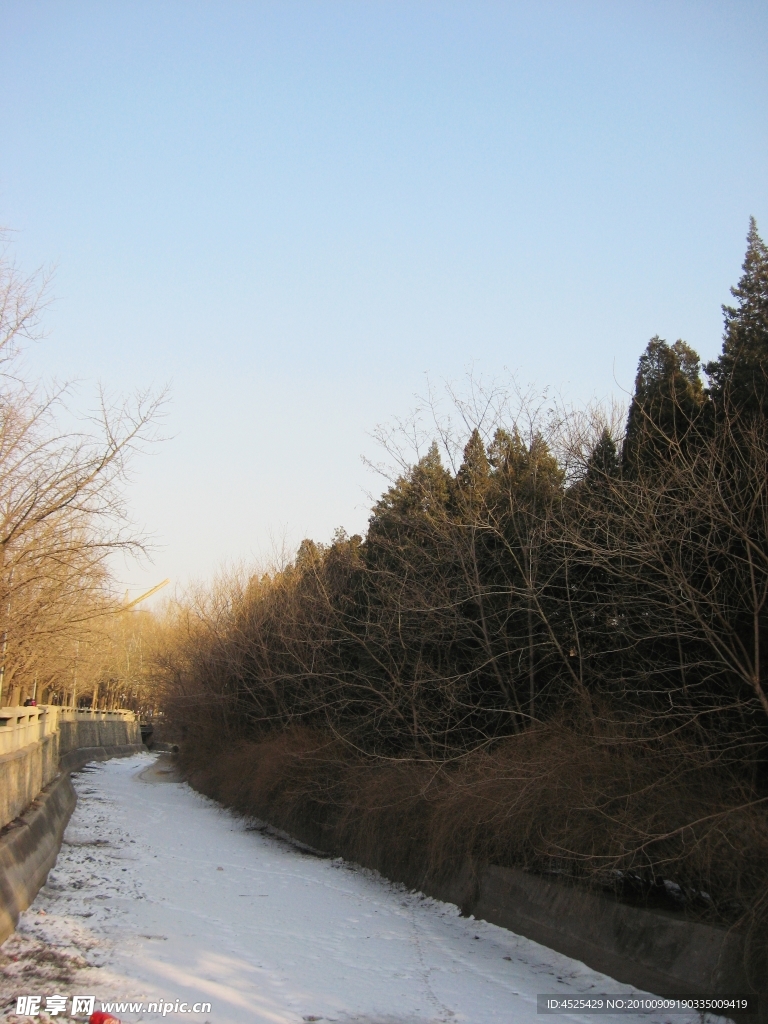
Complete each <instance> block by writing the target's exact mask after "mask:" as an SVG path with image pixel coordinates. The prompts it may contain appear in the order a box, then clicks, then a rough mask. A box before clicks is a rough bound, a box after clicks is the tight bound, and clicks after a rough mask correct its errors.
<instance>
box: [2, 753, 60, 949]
mask: <svg viewBox="0 0 768 1024" xmlns="http://www.w3.org/2000/svg"><path fill="white" fill-rule="evenodd" d="M76 801H77V798H76V796H75V791H74V789H73V787H72V783H71V781H70V778H69V773H65V774H63V775H59V776H58V778H57V779H56V780H55V781H54V782H52V783H51V784H50V785H49V786H47V787H46V789H44V790H43V792H42V793H40V794H38V796H37V798H36V799H35V800H33V802H32V804H31V805H30V806H29V807H28V808H27V810H26V811H25V813H24V814H22V815H21V816H20V817H18V818H16V819H15V820H14V821H13V822H12V823H11V824H10V825H7V826H6V828H5V829H4V830H3V833H2V835H0V942H4V941H5V940H6V939H7V938H8V936H9V935H10V934H11V932H12V931H13V930H14V929H15V927H16V924H17V922H18V920H19V914H20V913H21V912H22V910H26V909H27V907H28V906H29V905H30V904H31V903H32V901H33V900H34V898H35V896H37V894H38V892H39V890H40V889H41V887H42V886H43V885H44V884H45V880H46V878H47V877H48V872H49V871H50V870H51V868H52V867H53V865H54V864H55V863H56V858H57V856H58V854H59V849H60V848H61V839H62V836H63V835H64V829H65V828H66V827H67V822H68V821H69V819H70V816H71V815H72V811H73V810H74V809H75V803H76Z"/></svg>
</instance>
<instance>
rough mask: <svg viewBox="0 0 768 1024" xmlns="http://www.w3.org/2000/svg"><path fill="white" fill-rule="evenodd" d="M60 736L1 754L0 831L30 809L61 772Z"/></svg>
mask: <svg viewBox="0 0 768 1024" xmlns="http://www.w3.org/2000/svg"><path fill="white" fill-rule="evenodd" d="M58 754H59V744H58V736H57V734H56V733H52V734H51V735H49V736H44V737H43V738H42V739H41V740H39V741H38V742H37V743H30V744H29V745H28V746H26V747H22V748H21V749H20V750H14V751H12V752H11V753H9V754H0V827H2V826H3V825H6V824H7V823H8V822H9V821H12V820H13V819H14V818H15V817H17V816H18V815H19V814H21V813H22V811H24V810H25V808H27V807H29V805H30V804H31V803H32V801H33V800H34V799H35V797H36V796H37V794H38V793H39V792H40V791H41V790H42V789H43V788H44V787H45V786H47V785H48V783H49V782H51V780H52V779H53V778H54V777H55V776H56V773H57V772H58V770H59V756H58Z"/></svg>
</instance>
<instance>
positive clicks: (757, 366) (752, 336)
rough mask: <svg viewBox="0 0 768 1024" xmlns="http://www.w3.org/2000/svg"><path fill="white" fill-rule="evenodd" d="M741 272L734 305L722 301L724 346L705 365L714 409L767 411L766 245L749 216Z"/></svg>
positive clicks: (734, 292) (767, 326)
mask: <svg viewBox="0 0 768 1024" xmlns="http://www.w3.org/2000/svg"><path fill="white" fill-rule="evenodd" d="M742 271H743V273H742V276H741V280H740V281H739V283H738V285H737V287H736V288H731V294H732V295H733V297H734V298H735V299H737V300H738V302H737V304H736V305H735V306H723V314H724V317H725V331H724V334H723V351H722V353H721V354H720V356H719V358H718V359H716V360H713V361H712V362H711V363H708V364H707V366H706V367H705V369H706V372H707V375H708V377H709V379H710V394H711V395H712V398H713V399H714V401H715V404H716V407H717V408H718V410H722V409H724V408H725V407H726V406H729V407H731V408H734V409H737V410H739V411H741V412H747V413H755V412H762V413H765V412H766V411H768V246H766V244H765V242H763V240H762V238H761V237H760V235H759V234H758V233H757V224H756V222H755V218H754V217H751V218H750V221H749V234H748V235H747V252H746V255H745V257H744V263H743V264H742Z"/></svg>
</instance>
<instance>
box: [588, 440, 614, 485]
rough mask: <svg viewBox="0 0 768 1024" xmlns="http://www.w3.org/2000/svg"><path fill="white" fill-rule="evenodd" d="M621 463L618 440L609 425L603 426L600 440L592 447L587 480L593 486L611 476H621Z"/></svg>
mask: <svg viewBox="0 0 768 1024" xmlns="http://www.w3.org/2000/svg"><path fill="white" fill-rule="evenodd" d="M620 471H621V463H620V461H619V452H618V449H617V447H616V442H615V441H614V440H613V438H612V437H611V433H610V431H609V430H608V428H607V427H604V428H603V432H602V434H601V435H600V440H599V441H598V442H597V444H596V445H595V447H594V448H593V449H592V454H591V455H590V457H589V463H588V464H587V472H586V481H587V483H588V484H589V485H590V486H592V487H595V486H599V485H601V484H604V483H605V482H606V481H607V480H609V479H610V478H611V477H617V476H619V473H620Z"/></svg>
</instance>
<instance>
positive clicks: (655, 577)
mask: <svg viewBox="0 0 768 1024" xmlns="http://www.w3.org/2000/svg"><path fill="white" fill-rule="evenodd" d="M732 291H733V305H730V306H726V307H724V316H725V330H724V337H723V346H722V351H721V353H720V355H719V356H718V358H717V359H715V360H713V361H712V362H710V363H708V364H707V365H706V366H705V367H702V366H701V362H700V359H699V357H698V355H697V354H696V352H695V351H694V350H693V349H692V348H691V347H690V346H689V345H688V344H686V343H685V342H683V341H675V342H673V343H670V342H668V341H665V340H663V339H661V338H659V337H655V338H653V339H651V341H650V342H649V343H648V345H647V347H646V349H645V351H644V352H643V354H642V356H641V358H640V361H639V366H638V372H637V377H636V381H635V389H634V394H633V395H632V398H631V401H630V404H629V409H628V412H627V414H626V416H623V417H621V418H620V417H618V416H617V415H616V414H615V411H612V410H610V409H609V410H607V411H606V410H604V409H603V410H600V409H591V410H586V411H584V410H582V411H578V410H576V411H573V410H571V411H568V410H562V409H560V410H557V409H556V410H555V411H554V412H553V410H552V409H548V408H547V407H546V405H545V406H542V405H541V404H540V403H538V404H537V402H535V401H533V400H532V399H531V398H530V396H529V397H528V398H527V399H526V397H525V396H523V398H522V399H519V396H518V399H516V400H515V401H510V400H508V399H509V396H508V395H503V394H502V395H500V394H499V392H498V390H494V389H493V388H490V389H485V390H484V389H483V388H482V387H479V386H476V387H475V388H474V391H473V393H472V394H471V396H470V399H468V400H465V399H462V398H460V397H456V398H455V409H456V410H457V411H458V413H459V414H460V415H459V427H455V426H452V425H451V424H450V423H447V422H445V421H444V420H442V419H440V418H439V417H436V418H435V419H434V438H433V440H432V441H431V443H428V444H426V445H425V447H424V449H423V450H422V451H421V453H420V454H419V455H418V457H416V458H415V459H413V460H410V461H409V458H408V456H407V453H404V449H403V448H402V446H401V441H402V436H399V435H398V434H397V433H394V434H392V433H390V434H383V435H382V438H383V440H384V442H385V444H386V445H387V447H388V450H389V452H390V454H392V455H394V456H395V458H399V460H400V464H401V471H400V472H399V473H398V474H397V475H396V477H395V478H394V479H392V481H391V484H390V486H389V487H388V488H387V489H386V491H385V492H384V493H383V494H382V495H381V497H380V498H379V499H378V500H377V501H376V502H375V504H374V506H373V508H372V511H371V515H370V519H369V522H368V529H367V532H366V534H365V536H364V537H361V536H357V535H356V536H347V535H346V534H345V533H344V532H343V531H338V532H337V534H336V535H335V536H334V538H333V539H332V541H331V542H330V543H328V544H319V543H315V542H313V541H311V540H305V541H303V542H302V544H301V545H300V547H299V549H298V552H297V554H296V556H295V558H293V559H292V560H291V561H290V562H289V563H288V564H286V565H284V566H281V567H280V568H278V569H276V570H274V571H271V572H268V573H263V574H253V575H251V576H245V577H238V576H236V575H235V576H230V577H228V578H225V577H223V578H222V579H221V580H219V581H218V583H216V584H215V585H213V586H211V587H209V588H207V589H202V590H200V591H199V592H197V593H193V594H190V595H188V597H187V598H186V599H184V600H182V601H180V602H178V603H177V604H176V605H175V606H174V607H170V608H169V610H168V613H167V617H166V621H165V623H164V627H163V630H162V631H161V633H160V640H159V644H158V647H157V648H156V662H155V665H156V668H155V672H156V679H157V682H158V685H159V686H161V687H162V688H163V689H164V692H165V694H166V698H167V713H168V715H169V716H173V717H175V719H176V721H177V722H178V724H179V726H181V727H182V729H183V731H184V734H185V735H186V737H187V741H188V742H187V743H186V744H185V745H184V746H183V747H182V756H183V758H184V759H185V761H186V764H187V766H188V768H189V770H190V771H191V772H192V774H193V777H195V778H197V779H198V781H199V784H200V786H201V787H202V788H203V789H205V790H206V791H207V792H209V793H210V794H211V795H214V796H216V797H218V798H219V799H222V800H224V801H225V802H229V803H231V804H232V805H234V806H236V807H239V808H240V809H241V810H243V811H246V812H248V813H252V814H257V815H260V816H262V817H265V818H267V819H268V820H272V821H274V822H275V823H276V824H278V825H280V826H281V827H284V828H289V829H290V828H292V827H298V826H301V827H302V828H305V829H306V828H307V827H309V826H308V823H309V824H311V826H312V828H317V829H319V830H320V831H319V832H317V835H318V836H319V837H320V838H322V837H323V836H326V837H328V836H331V837H334V836H335V837H336V840H334V842H337V846H338V847H339V848H343V849H344V850H345V851H349V850H352V851H353V853H354V855H357V856H359V857H360V859H361V860H362V862H363V863H369V864H373V865H374V866H377V867H380V869H381V870H383V871H385V872H388V873H389V874H390V875H393V876H394V877H399V878H402V879H405V880H409V881H411V882H412V884H419V882H418V879H419V878H422V877H423V874H419V872H420V871H422V870H423V871H426V872H439V871H441V870H444V869H445V868H446V865H449V864H453V865H454V866H455V865H456V864H459V863H466V862H470V863H483V862H486V863H487V862H489V861H490V862H493V863H498V864H518V865H521V864H522V865H524V866H527V867H529V868H531V869H533V870H538V871H557V872H559V873H562V872H565V873H567V874H569V875H571V876H573V877H579V878H581V879H583V880H585V881H591V882H592V883H594V884H597V885H600V886H603V887H608V888H613V890H616V889H618V890H620V892H621V893H622V894H623V895H624V896H626V897H627V898H629V897H630V896H632V894H633V893H634V896H635V897H637V898H642V899H643V900H648V899H651V897H652V896H653V895H654V894H656V897H658V898H659V899H661V898H662V897H664V898H668V899H673V897H672V896H670V894H675V895H674V900H678V901H679V903H680V904H684V905H685V906H686V908H688V910H690V911H691V912H695V913H701V914H703V915H704V916H709V917H711V918H714V919H717V920H725V921H728V922H730V923H731V924H733V923H735V922H739V923H740V925H741V926H742V927H744V928H745V929H746V931H747V933H748V935H749V936H750V938H749V941H748V943H747V945H748V949H749V953H748V956H749V958H750V964H751V967H750V970H752V972H753V976H755V977H759V978H761V979H762V981H761V984H762V982H763V981H764V979H765V977H766V976H768V965H767V964H766V945H765V941H764V938H765V935H766V934H768V927H766V925H767V924H768V874H767V869H766V864H768V856H767V855H768V818H767V817H766V809H768V771H767V770H766V769H767V767H768V760H767V758H766V755H767V753H768V674H767V668H766V659H767V658H768V647H767V646H766V645H767V644H768V617H767V616H766V601H767V600H768V250H767V249H766V246H765V244H764V243H763V241H762V239H761V238H760V236H759V234H758V231H757V227H756V225H755V223H754V221H752V222H751V225H750V230H749V236H748V242H747V252H746V257H745V260H744V264H743V272H742V276H741V279H740V280H739V283H738V285H737V286H736V287H735V288H733V289H732ZM704 374H705V375H706V382H705V380H704ZM512 397H513V398H514V396H512ZM406 433H408V431H406ZM411 436H416V437H417V436H418V430H417V431H416V433H414V432H413V430H412V431H411ZM318 841H320V840H319V839H318ZM414 865H416V866H418V870H417V867H414ZM654 898H655V897H654Z"/></svg>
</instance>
